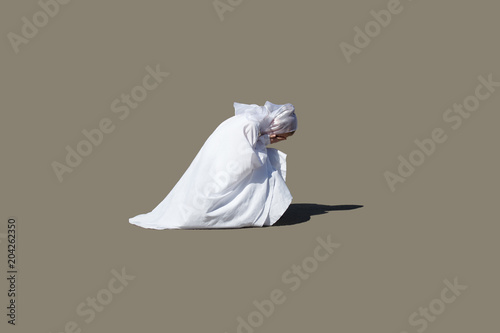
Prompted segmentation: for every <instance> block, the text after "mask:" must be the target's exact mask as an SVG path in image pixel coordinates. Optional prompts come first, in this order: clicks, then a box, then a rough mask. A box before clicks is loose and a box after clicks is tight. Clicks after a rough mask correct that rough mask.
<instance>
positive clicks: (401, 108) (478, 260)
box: [0, 0, 500, 333]
mask: <svg viewBox="0 0 500 333" xmlns="http://www.w3.org/2000/svg"><path fill="white" fill-rule="evenodd" d="M387 2H388V1H385V0H384V1H368V0H363V1H348V0H340V1H296V0H280V1H263V0H244V1H243V2H242V3H241V4H240V5H239V6H236V7H235V8H234V11H232V12H226V13H224V20H223V21H221V20H220V19H219V17H218V15H217V13H216V11H215V9H214V7H213V4H212V1H208V0H206V1H180V0H179V1H129V0H126V1H125V0H120V1H118V0H113V1H95V0H94V1H73V2H71V3H69V4H67V5H64V6H61V8H60V12H59V13H58V14H57V15H56V16H55V17H54V18H51V19H50V21H49V23H48V24H47V25H46V26H45V27H43V28H40V30H39V32H38V34H37V35H36V36H35V37H34V38H33V39H31V40H30V41H29V43H28V44H26V45H21V46H20V52H19V53H18V54H16V53H15V52H14V51H13V48H12V46H11V44H10V42H9V40H8V38H7V34H8V33H9V32H15V33H17V34H20V32H21V27H22V24H23V22H22V21H21V18H22V17H23V16H26V17H28V18H30V20H31V17H32V15H33V14H34V13H35V12H37V11H39V10H40V7H39V5H38V3H37V2H36V1H22V2H18V1H4V2H2V4H1V9H0V13H1V14H0V15H1V20H0V22H1V23H0V24H1V28H0V31H1V32H2V34H3V37H2V38H3V39H2V41H3V42H2V44H1V55H2V61H1V76H2V81H1V82H2V89H1V91H2V99H1V110H2V111H1V112H2V113H1V115H2V120H1V129H0V133H1V134H0V135H1V140H0V144H1V147H2V178H1V179H2V182H1V201H0V202H1V219H2V223H1V225H0V233H3V234H5V233H6V220H7V218H8V217H10V216H15V217H16V218H17V219H18V233H19V238H18V246H19V248H18V253H17V254H18V259H19V262H18V263H19V267H18V269H19V272H20V273H19V280H18V288H19V290H18V291H19V294H18V318H17V320H18V325H17V326H16V327H11V325H7V323H6V320H7V319H6V316H5V315H4V314H5V311H6V310H5V307H6V305H7V303H6V302H7V295H6V293H7V292H6V288H7V283H6V281H5V279H4V278H2V280H3V281H4V282H2V284H1V286H2V287H1V288H2V289H1V291H0V304H1V307H0V308H1V309H3V310H2V316H1V318H3V319H2V320H1V324H0V327H1V330H2V331H5V330H6V331H18V332H30V331H32V332H34V331H35V330H36V332H62V331H64V325H65V324H66V323H67V322H69V321H75V322H77V323H78V324H79V327H80V328H81V329H82V332H139V331H145V332H157V331H160V330H161V331H164V332H228V333H230V332H236V330H237V321H236V318H237V317H238V316H242V317H245V318H246V316H248V314H249V313H250V312H252V311H254V310H255V307H254V305H253V304H252V302H253V301H254V300H263V299H268V298H269V294H270V292H271V291H272V290H273V289H281V290H283V291H285V292H286V297H287V300H286V302H285V303H284V304H282V305H279V306H277V307H276V309H275V312H274V314H273V315H272V316H271V317H270V318H265V321H264V323H263V325H262V326H260V327H258V328H257V329H256V330H255V331H256V332H305V331H310V332H394V333H399V332H402V331H407V332H408V333H410V332H416V331H417V330H416V327H412V326H410V325H409V323H408V317H409V316H410V315H411V314H412V313H413V312H414V311H418V309H419V307H428V306H429V302H431V301H432V300H433V299H436V298H439V297H440V292H441V290H442V289H443V288H444V287H445V285H444V284H443V280H444V279H449V280H450V281H453V279H454V278H455V277H457V278H458V281H459V283H460V284H463V285H467V286H468V288H467V290H465V291H464V292H463V293H462V295H460V296H459V297H458V298H457V300H456V301H455V302H454V303H452V304H449V305H447V306H446V310H445V311H444V313H443V314H441V315H440V316H438V318H437V319H436V320H435V321H434V322H432V323H429V326H428V327H427V329H426V332H454V333H457V332H473V331H484V332H486V331H488V332H493V331H498V329H499V325H498V319H497V318H498V311H499V305H498V299H499V296H500V295H499V288H498V281H499V280H500V279H499V278H500V276H499V274H498V252H499V247H500V246H499V244H498V241H497V238H498V231H499V228H498V222H499V219H498V217H499V214H498V211H497V206H498V199H499V195H498V186H499V177H498V170H499V169H500V168H499V166H500V164H499V159H498V157H497V154H498V147H497V145H498V139H499V135H498V129H497V123H498V121H499V120H500V117H499V113H498V108H499V106H500V96H499V93H498V92H497V93H495V94H493V95H492V96H491V98H490V99H488V100H487V101H485V102H483V103H482V104H481V106H480V109H479V110H478V111H476V112H475V113H474V114H473V115H472V116H471V117H470V118H469V119H466V120H465V121H464V123H463V125H462V127H461V128H460V129H459V130H456V131H453V130H451V128H450V127H449V125H448V124H445V123H444V122H443V120H442V115H443V112H444V111H445V110H446V109H447V108H449V107H451V106H452V105H453V103H462V102H463V99H464V98H465V97H466V96H468V95H469V94H472V93H473V92H474V89H475V87H476V86H477V84H478V80H477V77H478V76H479V75H483V76H485V77H486V76H487V75H488V74H490V73H492V74H493V78H494V79H496V81H500V70H499V69H498V64H499V61H498V59H500V47H499V46H498V43H497V40H498V30H499V28H500V21H499V20H498V10H499V9H500V6H499V5H498V4H497V3H495V2H492V1H486V0H480V1H452V0H447V1H439V2H431V1H413V2H408V1H402V5H403V7H404V10H403V12H402V13H401V14H399V15H397V16H394V17H393V20H392V21H391V23H390V25H389V26H388V27H387V28H384V29H383V30H382V32H381V33H380V35H379V36H377V37H375V38H374V39H373V40H372V42H371V44H370V45H369V46H368V47H367V48H365V49H363V50H362V51H361V53H360V54H359V55H354V56H353V61H352V62H351V63H350V64H348V63H347V61H346V59H345V58H344V56H343V54H342V52H341V50H340V47H339V44H340V43H341V42H342V41H344V42H348V43H350V44H352V43H353V38H354V30H353V28H354V27H355V26H360V27H363V26H364V24H366V23H367V22H368V21H370V20H372V17H371V16H370V14H369V13H370V11H371V10H381V9H384V8H386V6H387ZM157 64H159V65H160V68H161V69H162V70H163V71H166V72H169V73H170V76H169V77H168V78H166V79H165V81H164V82H163V83H161V84H160V85H159V87H158V88H157V89H156V90H154V91H152V92H150V93H149V94H148V97H147V98H146V100H145V101H144V102H142V103H140V105H139V107H138V108H137V109H135V110H132V112H131V113H130V116H129V117H128V118H126V119H124V120H123V121H122V120H120V119H119V118H118V117H117V114H115V113H113V112H112V111H111V109H110V105H111V102H112V101H113V100H114V99H115V98H119V97H120V95H121V94H122V93H130V90H131V89H132V88H133V87H134V86H136V85H139V84H141V82H142V78H143V76H144V75H145V74H147V72H146V70H145V68H146V66H148V65H149V66H151V67H155V66H156V65H157ZM266 100H269V101H271V102H273V103H276V104H284V103H292V104H294V105H295V108H296V112H297V115H298V119H299V130H298V131H297V133H296V134H295V135H294V136H293V137H292V138H290V139H289V140H288V141H286V142H281V143H279V144H277V145H276V146H275V148H278V149H280V150H282V151H284V152H285V153H287V154H288V179H287V183H288V186H289V188H290V191H291V192H292V194H293V196H294V199H293V202H294V203H309V204H318V205H344V204H352V205H363V207H362V208H359V209H355V210H345V211H330V212H325V213H324V214H319V215H313V216H311V219H310V220H309V221H307V222H305V223H300V224H296V225H289V226H280V227H272V228H262V229H239V230H238V229H237V230H215V231H213V230H194V231H192V230H165V231H156V230H146V229H141V228H139V227H136V226H133V225H130V224H129V223H128V218H130V217H132V216H135V215H137V214H140V213H145V212H148V211H150V210H152V209H153V208H154V207H155V206H156V204H158V203H159V202H160V201H161V200H162V199H163V198H164V197H165V196H166V195H167V194H168V192H169V191H170V190H171V188H172V187H173V186H174V185H175V183H176V182H177V180H178V179H179V178H180V177H181V176H182V174H183V172H184V171H185V169H186V168H187V167H188V166H189V164H190V163H191V161H192V159H193V158H194V156H195V155H196V153H197V152H198V150H199V149H200V147H201V146H202V144H203V143H204V141H205V140H206V138H207V137H208V136H209V135H210V133H211V132H212V131H213V130H214V129H215V128H216V127H217V125H218V124H219V123H220V122H222V121H223V120H225V119H226V118H228V117H230V116H232V115H233V112H234V110H233V102H235V101H237V102H240V103H248V104H252V103H256V104H260V105H263V104H264V103H265V101H266ZM103 118H110V119H111V120H112V121H113V124H114V125H116V129H115V130H114V132H113V133H110V134H107V135H106V136H105V137H104V140H103V143H102V144H101V145H99V146H98V147H94V150H93V152H92V153H91V154H90V155H89V156H88V157H85V158H84V160H83V162H82V163H81V165H79V166H78V167H77V168H75V170H74V171H73V172H72V173H68V174H65V175H64V181H63V182H59V181H58V179H57V177H56V175H55V173H54V171H53V170H52V167H51V163H52V162H53V161H58V162H61V163H64V159H65V156H66V151H65V146H66V145H70V146H71V147H73V148H75V146H76V144H77V143H78V142H79V141H81V140H83V139H84V136H83V135H82V133H81V131H82V130H83V129H88V130H90V129H92V128H95V127H97V126H98V123H99V121H100V120H101V119H103ZM435 127H442V128H443V129H445V132H446V134H448V135H449V138H448V141H446V142H445V143H444V144H442V145H440V146H438V147H437V150H436V152H435V153H434V154H433V155H432V156H431V157H429V158H427V159H426V161H425V163H424V164H423V165H422V166H420V167H418V168H417V170H416V171H415V173H414V174H413V175H412V176H411V177H409V178H408V180H407V181H406V182H405V183H403V184H398V185H397V186H396V191H395V192H391V191H390V189H389V187H388V185H387V183H386V181H385V179H384V172H385V171H392V172H397V166H398V160H397V158H398V155H400V154H401V155H403V156H405V157H408V155H409V154H410V152H411V151H412V150H414V149H415V145H414V143H413V141H414V140H415V139H424V138H427V137H429V136H430V132H431V130H432V129H433V128H435ZM328 235H331V237H332V239H333V240H334V241H335V242H337V243H340V244H341V247H340V248H339V249H338V251H336V252H335V253H334V254H332V256H331V257H330V258H329V259H328V260H327V261H325V262H323V263H320V265H319V267H318V269H317V270H316V271H315V272H314V273H312V274H311V277H310V278H309V279H307V280H305V281H303V282H302V285H301V286H300V289H299V290H297V291H295V292H292V291H290V290H289V288H288V287H289V286H287V285H285V284H284V283H283V281H282V279H281V276H282V274H283V272H285V271H286V270H287V269H289V268H290V267H291V265H292V264H294V263H295V264H300V263H301V262H302V260H303V259H304V258H306V257H308V256H310V255H312V253H313V250H314V247H315V246H316V244H317V243H316V237H323V238H326V237H327V236H328ZM0 247H1V254H0V256H1V261H0V262H1V263H2V266H1V267H2V271H3V272H2V276H4V275H5V273H4V272H5V264H6V257H7V252H6V242H5V239H2V242H1V243H0ZM122 267H125V268H126V272H127V273H128V274H130V275H133V276H135V279H134V280H133V281H131V282H130V284H129V285H128V286H127V287H126V288H125V289H124V290H123V292H122V293H120V294H117V295H115V296H114V298H113V300H112V302H111V303H110V304H109V305H108V306H106V307H105V309H104V311H103V312H100V313H97V316H96V318H95V320H93V321H92V322H91V323H88V324H87V323H85V322H84V320H83V318H82V317H81V316H78V315H77V314H76V312H75V310H76V308H77V306H78V305H79V304H80V303H81V302H85V300H86V298H87V297H95V296H96V294H97V293H98V291H99V290H101V289H103V288H106V286H107V283H108V281H109V280H110V279H111V278H112V274H111V270H112V269H116V270H121V268H122Z"/></svg>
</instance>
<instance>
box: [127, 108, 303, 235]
mask: <svg viewBox="0 0 500 333" xmlns="http://www.w3.org/2000/svg"><path fill="white" fill-rule="evenodd" d="M237 104H239V105H237ZM245 105H247V104H240V103H235V113H236V114H235V115H234V116H233V117H231V118H229V119H227V120H225V121H224V122H222V123H221V124H220V125H219V126H218V127H217V128H216V129H215V131H214V132H213V133H212V134H211V135H210V137H209V138H208V139H207V140H206V142H205V143H204V145H203V146H202V148H201V149H200V151H199V152H198V154H197V155H196V157H195V158H194V160H193V161H192V163H191V164H190V166H189V167H188V169H187V170H186V172H185V173H184V174H183V176H182V177H181V179H180V180H179V181H178V182H177V184H176V185H175V186H174V188H173V189H172V190H171V191H170V193H169V194H168V195H167V196H166V197H165V198H164V199H163V200H162V201H161V202H160V203H159V204H158V205H157V206H156V207H155V208H154V209H153V210H152V211H151V212H149V213H146V214H140V215H137V216H135V217H133V218H130V219H129V222H130V223H132V224H134V225H137V226H140V227H143V228H150V229H200V228H241V227H250V226H255V227H261V226H264V225H272V224H274V223H275V222H276V221H277V220H278V219H279V218H280V217H281V216H282V215H283V213H284V212H285V211H286V209H287V208H288V206H289V205H290V203H291V201H292V195H291V193H290V191H289V190H288V187H287V186H286V183H285V180H286V154H285V153H283V152H281V151H279V150H277V149H274V148H267V147H266V145H268V144H269V143H270V140H269V135H268V134H262V129H263V128H262V121H263V119H264V118H265V117H266V116H268V115H269V112H267V111H266V110H264V111H262V110H259V112H262V113H261V114H260V113H259V114H257V113H255V112H250V113H248V112H242V111H243V108H245ZM247 106H248V105H247ZM253 108H255V106H253ZM259 108H262V107H259ZM247 110H248V107H247ZM254 110H255V109H254ZM252 115H253V116H252ZM255 115H257V117H255ZM259 115H260V116H263V117H260V118H259ZM268 125H269V124H268ZM295 128H296V125H295Z"/></svg>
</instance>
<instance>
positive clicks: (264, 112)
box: [234, 101, 297, 135]
mask: <svg viewBox="0 0 500 333" xmlns="http://www.w3.org/2000/svg"><path fill="white" fill-rule="evenodd" d="M234 111H235V115H239V114H244V115H245V116H246V117H247V118H248V119H251V120H255V121H258V122H259V124H260V133H261V134H269V135H271V134H285V133H289V132H294V131H296V130H297V116H296V115H295V107H294V106H293V105H292V104H290V103H287V104H273V103H271V102H269V101H267V102H266V104H264V106H259V105H257V104H242V103H236V102H235V103H234Z"/></svg>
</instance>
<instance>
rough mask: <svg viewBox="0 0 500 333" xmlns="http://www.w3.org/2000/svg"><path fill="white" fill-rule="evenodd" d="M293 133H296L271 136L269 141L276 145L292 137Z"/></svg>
mask: <svg viewBox="0 0 500 333" xmlns="http://www.w3.org/2000/svg"><path fill="white" fill-rule="evenodd" d="M293 133H295V131H293V132H290V133H283V134H271V135H269V139H270V140H271V143H276V142H280V141H284V140H286V139H287V138H288V137H289V136H292V135H293Z"/></svg>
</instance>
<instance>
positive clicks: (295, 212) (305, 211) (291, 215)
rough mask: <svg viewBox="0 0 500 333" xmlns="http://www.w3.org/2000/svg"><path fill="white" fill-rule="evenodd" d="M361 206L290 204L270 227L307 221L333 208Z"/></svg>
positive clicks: (348, 208)
mask: <svg viewBox="0 0 500 333" xmlns="http://www.w3.org/2000/svg"><path fill="white" fill-rule="evenodd" d="M361 207H363V206H362V205H335V206H332V205H318V204H311V203H296V204H291V205H290V206H289V207H288V209H287V211H286V212H285V214H283V216H282V217H281V218H280V219H279V220H278V221H276V223H274V224H273V225H272V226H271V227H278V226H283V225H294V224H299V223H304V222H307V221H309V220H310V219H311V216H313V215H321V214H326V213H328V212H331V211H334V210H352V209H358V208H361Z"/></svg>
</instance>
